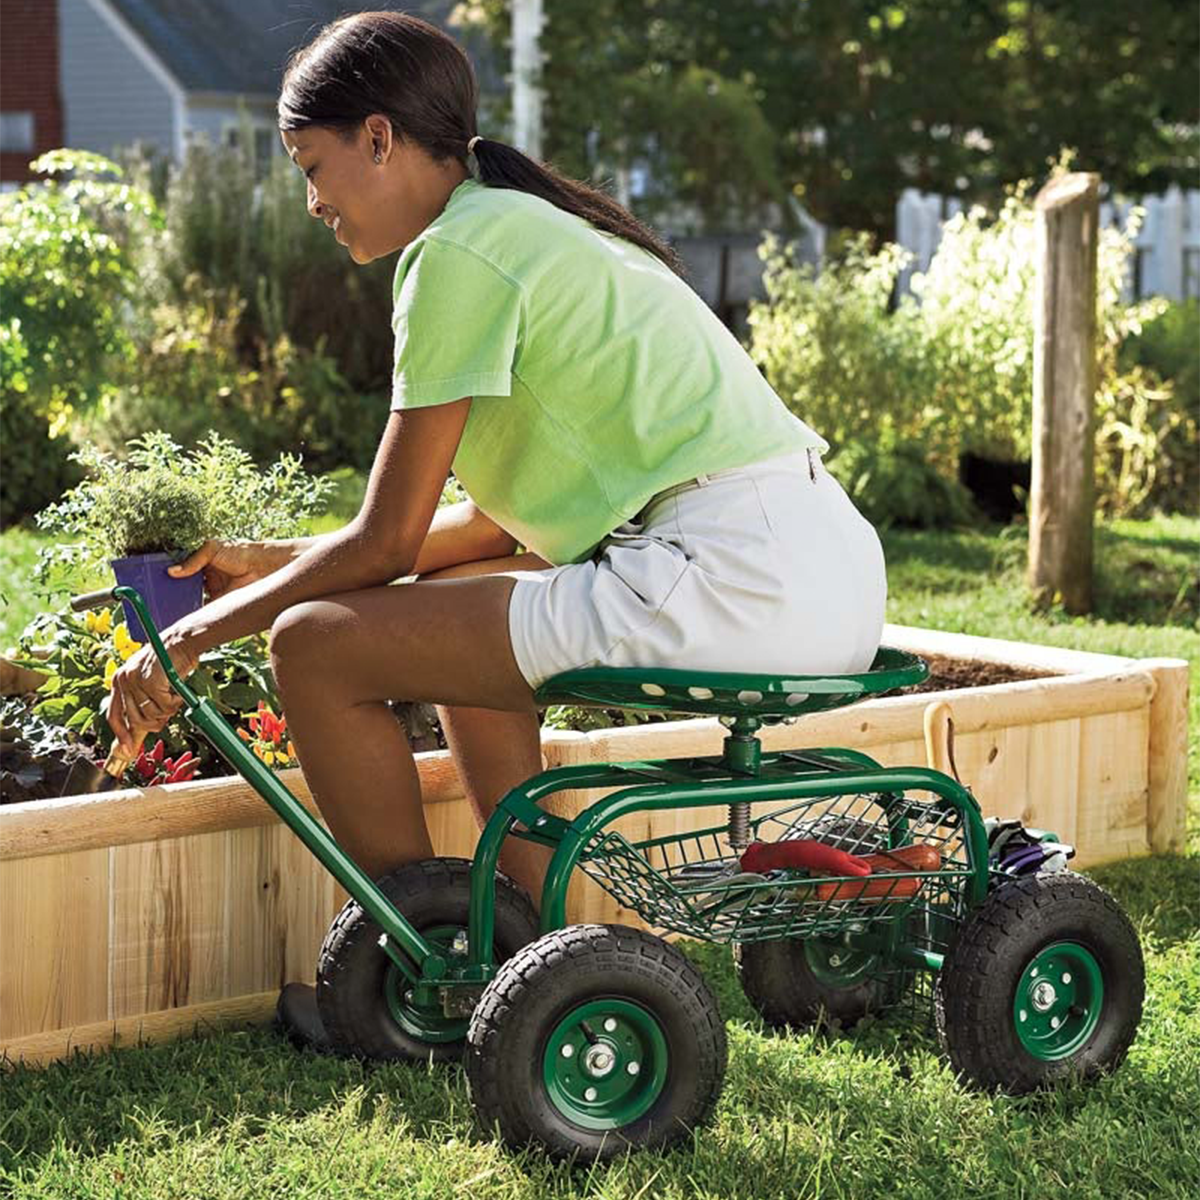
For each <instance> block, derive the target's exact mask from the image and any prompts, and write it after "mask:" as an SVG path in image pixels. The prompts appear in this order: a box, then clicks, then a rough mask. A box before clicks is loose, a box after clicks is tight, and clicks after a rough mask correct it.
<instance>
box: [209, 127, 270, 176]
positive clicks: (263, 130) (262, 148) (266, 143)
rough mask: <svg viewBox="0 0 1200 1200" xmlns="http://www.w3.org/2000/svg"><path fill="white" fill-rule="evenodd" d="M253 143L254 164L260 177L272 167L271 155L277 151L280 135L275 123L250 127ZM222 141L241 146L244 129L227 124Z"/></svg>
mask: <svg viewBox="0 0 1200 1200" xmlns="http://www.w3.org/2000/svg"><path fill="white" fill-rule="evenodd" d="M250 134H251V137H252V143H251V144H252V145H253V147H254V166H255V170H256V171H257V173H258V175H259V177H260V178H261V177H262V176H264V175H266V174H267V173H268V172H269V171H270V169H271V156H272V155H273V154H274V153H275V149H276V146H277V145H278V139H279V135H278V133H277V132H276V130H275V127H274V126H273V125H258V124H256V125H253V126H251V127H250ZM221 138H222V141H224V143H225V145H227V146H240V145H241V143H242V129H241V127H240V126H238V125H226V126H225V128H224V129H223V130H222V134H221Z"/></svg>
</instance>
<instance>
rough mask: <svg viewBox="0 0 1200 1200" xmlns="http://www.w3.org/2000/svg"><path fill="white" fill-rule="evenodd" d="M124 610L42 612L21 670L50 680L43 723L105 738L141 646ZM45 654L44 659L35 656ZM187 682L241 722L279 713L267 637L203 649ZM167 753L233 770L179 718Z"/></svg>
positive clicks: (212, 768)
mask: <svg viewBox="0 0 1200 1200" xmlns="http://www.w3.org/2000/svg"><path fill="white" fill-rule="evenodd" d="M120 615H121V608H120V606H116V607H113V608H111V609H106V610H103V611H101V612H87V613H83V614H79V613H76V612H74V611H73V610H72V609H71V608H70V607H69V606H63V607H62V608H60V609H57V610H56V611H54V612H49V613H42V614H41V615H39V616H37V617H35V618H34V619H33V620H32V621H31V622H30V623H29V624H28V625H27V626H26V627H25V629H24V631H23V632H22V634H21V637H20V639H19V648H20V654H19V655H18V656H17V657H15V658H14V659H13V661H14V662H16V663H17V665H18V666H24V667H30V668H32V669H34V670H38V671H42V672H44V673H46V674H47V675H48V676H49V678H48V679H46V681H45V682H44V683H42V685H41V686H40V687H39V688H38V689H37V692H36V693H35V694H34V703H33V707H32V713H33V715H34V716H35V717H36V718H37V720H38V721H40V722H43V723H45V724H46V725H48V726H54V727H57V728H60V729H63V730H67V731H70V732H72V733H75V734H77V735H79V736H81V737H85V738H87V739H89V740H90V739H95V738H99V739H104V738H105V737H106V735H107V731H108V722H107V719H106V717H105V714H104V708H105V706H106V703H107V699H108V696H109V693H110V690H111V688H112V678H113V675H115V674H116V672H117V669H118V667H119V666H120V664H121V663H122V662H124V661H125V660H126V659H128V658H129V657H130V656H131V655H132V654H134V653H136V651H137V650H139V649H140V648H141V643H140V642H137V641H135V640H133V639H132V638H131V637H130V636H129V631H128V629H127V628H126V626H125V624H124V622H123V621H120V620H119V618H120ZM35 650H36V651H39V653H35ZM188 684H189V686H191V687H192V688H193V689H194V690H195V691H196V692H197V693H198V694H199V695H200V696H202V697H205V698H207V699H208V700H209V701H211V703H212V704H213V705H214V706H215V707H216V708H217V710H218V711H219V712H221V713H222V714H224V715H226V716H227V717H229V718H230V719H231V720H233V721H234V722H235V723H237V722H238V720H239V719H240V716H241V714H243V713H246V712H248V711H254V710H255V709H256V706H257V705H259V704H260V703H261V704H263V705H267V706H270V707H271V708H272V709H273V710H277V709H278V707H279V697H278V694H277V691H276V688H275V680H274V675H273V673H272V671H271V667H270V664H269V661H268V651H267V639H266V636H265V634H255V635H253V636H251V637H246V638H240V639H238V640H237V641H234V642H227V643H225V644H224V645H223V646H220V647H217V648H215V649H213V650H208V651H205V653H203V654H202V655H201V656H200V662H199V665H198V666H197V668H196V670H195V671H194V672H193V673H192V674H191V675H190V676H189V677H188ZM160 736H161V739H162V741H163V743H164V746H165V749H164V753H165V754H167V755H169V756H170V757H171V758H172V759H174V760H175V762H176V765H178V760H179V758H180V757H181V756H182V755H183V754H185V753H188V752H190V753H191V754H192V755H193V757H194V760H195V761H196V763H197V766H198V769H200V770H202V771H204V772H205V773H218V774H223V773H225V771H226V770H227V768H226V767H225V766H224V764H223V760H222V759H220V758H219V756H218V755H217V753H216V751H214V750H213V749H212V747H211V746H210V745H209V744H208V742H207V741H206V740H205V739H204V737H203V736H202V735H200V734H199V733H196V732H193V731H192V730H190V729H185V727H184V725H183V723H182V721H181V720H180V719H179V718H175V719H173V720H172V721H170V722H168V724H167V726H166V727H165V728H164V729H163V731H162V733H161V735H160Z"/></svg>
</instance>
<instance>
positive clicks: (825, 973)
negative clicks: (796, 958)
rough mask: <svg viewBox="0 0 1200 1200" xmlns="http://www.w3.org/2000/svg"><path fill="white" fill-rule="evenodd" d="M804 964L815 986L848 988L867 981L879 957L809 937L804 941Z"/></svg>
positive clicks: (866, 951)
mask: <svg viewBox="0 0 1200 1200" xmlns="http://www.w3.org/2000/svg"><path fill="white" fill-rule="evenodd" d="M804 961H805V962H806V963H807V964H808V969H809V970H810V971H812V973H813V977H814V978H815V979H816V980H817V982H818V983H822V984H824V985H825V986H826V987H831V988H851V987H855V986H856V985H857V984H860V983H862V982H863V981H864V980H865V979H868V978H870V976H871V973H872V971H874V970H875V969H876V967H877V966H878V965H879V955H877V954H874V953H872V952H871V951H869V950H851V949H849V948H847V947H846V946H840V945H838V943H837V942H829V941H824V940H822V939H819V938H812V939H808V940H806V941H805V942H804Z"/></svg>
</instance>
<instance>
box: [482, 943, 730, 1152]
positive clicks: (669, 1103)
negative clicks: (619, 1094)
mask: <svg viewBox="0 0 1200 1200" xmlns="http://www.w3.org/2000/svg"><path fill="white" fill-rule="evenodd" d="M593 999H622V1000H629V1001H632V1002H633V1003H636V1004H638V1005H640V1006H641V1007H643V1008H644V1009H646V1010H647V1011H648V1012H650V1013H651V1014H652V1015H653V1016H654V1018H655V1019H656V1020H657V1021H658V1023H659V1026H660V1028H661V1030H662V1032H663V1035H664V1036H665V1039H666V1043H667V1061H668V1067H667V1078H666V1081H665V1083H664V1085H663V1090H662V1092H661V1093H660V1094H659V1096H658V1098H657V1099H656V1100H655V1101H654V1103H653V1105H652V1107H651V1108H650V1109H649V1110H648V1111H647V1112H646V1113H644V1114H643V1115H642V1116H641V1117H639V1118H638V1119H636V1120H634V1121H631V1122H630V1123H629V1124H627V1125H625V1126H622V1127H621V1128H619V1129H616V1130H606V1131H597V1130H592V1129H585V1128H583V1127H582V1126H580V1125H578V1124H576V1123H575V1122H573V1121H571V1120H569V1119H568V1118H567V1117H566V1116H565V1115H564V1114H563V1113H562V1112H560V1111H559V1109H558V1108H556V1107H555V1105H554V1103H553V1102H552V1100H551V1099H550V1096H549V1093H548V1091H547V1088H546V1084H545V1081H544V1079H543V1073H542V1062H543V1057H544V1054H545V1049H546V1044H547V1042H548V1040H549V1038H550V1036H551V1034H552V1032H553V1030H554V1029H555V1027H556V1026H557V1024H558V1023H559V1021H560V1020H561V1019H562V1018H563V1016H564V1015H565V1014H566V1013H568V1012H569V1011H570V1010H571V1009H572V1008H574V1007H576V1006H577V1005H580V1004H584V1003H588V1002H589V1001H591V1000H593ZM726 1055H727V1048H726V1042H725V1026H724V1023H723V1022H722V1020H721V1015H720V1012H719V1010H718V1008H717V1002H716V1000H715V999H714V998H713V994H712V992H711V991H709V988H708V985H707V984H706V983H705V982H704V980H703V978H702V977H701V975H700V973H699V972H698V971H697V970H696V968H695V967H693V966H692V964H691V963H690V962H689V961H688V960H687V959H686V958H685V957H684V956H683V955H682V954H681V953H680V952H679V951H678V950H676V949H675V947H674V946H670V945H668V944H667V943H666V942H664V941H663V940H662V939H661V938H657V937H654V936H653V935H652V934H649V933H645V932H643V931H642V930H640V929H631V928H629V927H628V926H624V925H573V926H569V927H567V928H566V929H560V930H556V931H555V932H553V933H547V934H545V935H543V936H542V937H540V938H539V939H538V940H537V941H536V942H533V943H532V944H531V945H528V946H526V947H525V949H524V950H522V951H521V952H520V953H519V954H517V955H515V956H514V957H513V958H511V959H510V960H509V961H508V962H507V963H505V964H504V966H503V967H502V968H501V969H500V973H499V974H498V975H497V976H496V978H495V979H494V980H492V982H491V984H490V985H489V987H488V989H487V991H486V992H485V993H484V995H483V999H482V1000H481V1001H480V1002H479V1005H478V1007H477V1008H476V1009H475V1015H474V1017H472V1019H471V1027H470V1030H469V1032H468V1034H467V1054H466V1068H467V1084H468V1088H469V1090H470V1094H471V1100H472V1103H473V1104H474V1107H475V1114H476V1117H477V1119H478V1121H479V1123H480V1125H481V1127H482V1128H483V1129H484V1130H485V1131H487V1132H491V1131H493V1130H495V1129H499V1132H500V1135H501V1136H502V1137H503V1139H504V1140H505V1142H507V1143H508V1144H509V1145H510V1146H513V1147H520V1146H525V1145H530V1144H539V1145H541V1146H542V1147H543V1148H544V1149H545V1151H546V1152H547V1153H548V1154H549V1155H550V1156H551V1157H553V1158H556V1159H561V1158H570V1157H573V1156H575V1155H578V1156H580V1157H581V1158H585V1159H587V1160H589V1161H590V1160H595V1159H599V1160H600V1161H606V1160H608V1159H611V1158H613V1157H615V1156H616V1155H619V1154H624V1153H625V1152H626V1151H627V1150H629V1149H631V1148H637V1149H640V1148H645V1147H656V1148H662V1147H664V1146H668V1145H670V1144H671V1143H673V1142H676V1141H678V1140H680V1139H681V1138H686V1137H688V1136H689V1133H690V1131H691V1130H692V1129H693V1128H694V1127H696V1126H698V1125H701V1124H703V1123H704V1122H705V1121H707V1120H708V1118H709V1117H710V1116H711V1114H712V1111H713V1108H714V1107H715V1105H716V1103H717V1099H718V1097H719V1096H720V1093H721V1086H722V1084H723V1083H724V1079H725V1062H726Z"/></svg>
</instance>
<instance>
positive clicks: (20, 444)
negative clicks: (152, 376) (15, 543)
mask: <svg viewBox="0 0 1200 1200" xmlns="http://www.w3.org/2000/svg"><path fill="white" fill-rule="evenodd" d="M32 165H33V169H34V170H35V171H37V172H39V173H41V174H42V175H45V176H48V178H46V179H44V180H39V181H38V182H36V183H33V184H28V185H26V186H25V187H23V188H21V189H20V190H18V191H16V192H12V193H8V194H6V195H4V196H2V197H0V312H2V313H3V314H4V316H3V320H2V321H0V440H2V441H3V445H4V471H3V473H2V475H0V524H2V525H8V524H11V523H13V522H15V521H17V520H19V519H21V518H22V517H24V516H26V515H28V514H30V513H33V512H35V511H37V509H38V508H40V507H41V506H42V505H43V504H45V503H46V502H47V501H49V500H52V499H54V498H55V497H56V496H58V495H60V494H61V492H62V489H63V488H64V487H67V486H70V485H71V484H73V483H76V482H78V480H79V472H78V471H77V470H76V469H74V468H72V466H71V465H70V463H69V462H68V453H69V451H70V450H71V446H72V443H71V441H70V439H69V437H68V436H66V435H67V430H68V426H69V424H70V422H71V420H72V418H73V417H74V416H75V415H77V414H78V413H79V412H83V411H87V410H88V409H90V408H93V407H95V406H96V405H97V404H98V403H100V402H101V400H102V399H103V397H104V396H105V394H106V392H107V390H108V387H109V380H110V379H111V377H112V375H113V373H114V371H116V370H118V369H119V368H120V365H121V364H123V363H125V362H127V361H128V360H129V359H131V358H132V356H133V341H132V338H131V336H130V331H129V323H128V320H127V317H128V314H129V313H130V312H131V311H132V310H134V309H135V308H136V305H137V302H138V298H139V289H138V284H139V272H138V269H137V258H138V253H139V251H138V247H140V246H144V245H146V244H147V243H149V242H151V241H153V239H155V238H156V237H157V234H158V230H159V228H160V225H161V218H160V215H159V213H158V209H157V207H156V205H155V203H154V201H153V199H152V197H150V196H149V195H148V194H147V193H146V192H144V191H143V190H142V189H140V188H138V187H137V186H134V185H133V184H131V183H129V182H127V181H126V180H125V178H124V176H123V174H122V171H121V169H120V168H119V167H118V166H117V165H116V164H115V163H113V162H110V161H109V160H108V159H105V158H101V157H100V156H99V155H95V154H87V153H84V152H82V151H67V150H56V151H52V152H51V153H49V154H44V155H42V156H41V157H40V158H38V159H37V160H35V162H34V163H33V164H32Z"/></svg>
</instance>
